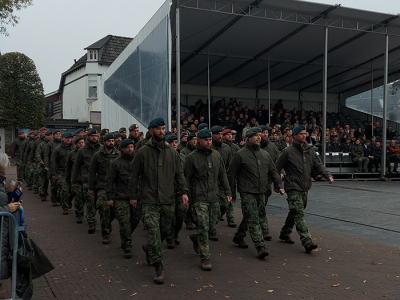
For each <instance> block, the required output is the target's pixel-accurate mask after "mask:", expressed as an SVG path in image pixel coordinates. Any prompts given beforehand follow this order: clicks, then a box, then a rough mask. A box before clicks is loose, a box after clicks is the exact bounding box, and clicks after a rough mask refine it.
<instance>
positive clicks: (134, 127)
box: [125, 124, 139, 131]
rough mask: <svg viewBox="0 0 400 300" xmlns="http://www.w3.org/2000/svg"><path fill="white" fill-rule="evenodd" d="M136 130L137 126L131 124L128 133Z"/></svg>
mask: <svg viewBox="0 0 400 300" xmlns="http://www.w3.org/2000/svg"><path fill="white" fill-rule="evenodd" d="M136 128H139V125H138V124H132V125H131V126H129V131H132V130H134V129H136ZM125 131H126V130H125Z"/></svg>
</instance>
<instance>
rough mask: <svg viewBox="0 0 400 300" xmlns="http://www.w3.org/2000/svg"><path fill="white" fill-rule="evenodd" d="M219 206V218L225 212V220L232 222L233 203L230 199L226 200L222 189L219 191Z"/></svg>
mask: <svg viewBox="0 0 400 300" xmlns="http://www.w3.org/2000/svg"><path fill="white" fill-rule="evenodd" d="M219 206H220V210H221V215H220V218H222V217H223V216H224V215H225V214H226V220H227V221H228V223H229V222H233V205H232V201H228V199H226V195H225V193H224V192H223V191H221V190H220V191H219Z"/></svg>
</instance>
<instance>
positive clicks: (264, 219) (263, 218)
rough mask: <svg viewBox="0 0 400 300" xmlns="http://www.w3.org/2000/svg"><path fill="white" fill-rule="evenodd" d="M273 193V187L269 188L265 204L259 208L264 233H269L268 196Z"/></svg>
mask: <svg viewBox="0 0 400 300" xmlns="http://www.w3.org/2000/svg"><path fill="white" fill-rule="evenodd" d="M271 195H272V191H271V189H268V191H267V193H266V194H264V196H265V205H264V206H261V207H259V208H258V216H259V218H260V225H261V231H262V232H263V233H269V226H268V218H267V213H266V207H267V204H268V198H269V197H270V196H271Z"/></svg>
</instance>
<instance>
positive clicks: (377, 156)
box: [372, 142, 392, 173]
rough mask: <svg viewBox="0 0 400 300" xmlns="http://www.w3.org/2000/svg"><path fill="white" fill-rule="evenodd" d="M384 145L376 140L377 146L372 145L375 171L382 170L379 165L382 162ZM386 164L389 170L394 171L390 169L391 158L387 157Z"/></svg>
mask: <svg viewBox="0 0 400 300" xmlns="http://www.w3.org/2000/svg"><path fill="white" fill-rule="evenodd" d="M382 152H383V150H382V146H381V143H380V142H376V143H375V146H373V147H372V156H373V157H374V165H375V172H380V170H379V166H380V165H381V162H382V154H383V153H382ZM386 166H387V168H388V172H389V173H392V171H391V169H390V161H389V158H388V157H386Z"/></svg>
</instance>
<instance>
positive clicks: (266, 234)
mask: <svg viewBox="0 0 400 300" xmlns="http://www.w3.org/2000/svg"><path fill="white" fill-rule="evenodd" d="M263 238H264V241H271V240H272V236H270V235H269V232H263Z"/></svg>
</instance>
